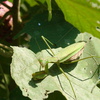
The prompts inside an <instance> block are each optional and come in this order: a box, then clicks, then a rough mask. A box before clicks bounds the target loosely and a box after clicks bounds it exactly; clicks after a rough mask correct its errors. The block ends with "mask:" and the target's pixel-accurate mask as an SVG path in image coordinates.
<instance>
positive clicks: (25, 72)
mask: <svg viewBox="0 0 100 100" xmlns="http://www.w3.org/2000/svg"><path fill="white" fill-rule="evenodd" d="M80 36H81V35H79V36H78V38H79V37H80ZM85 36H86V37H87V36H88V38H89V37H90V35H87V34H84V37H85ZM78 38H77V40H78ZM79 39H80V38H79ZM95 42H98V44H100V40H98V39H97V38H94V37H93V39H92V40H91V41H90V42H88V43H87V44H86V46H85V49H84V51H83V53H82V56H81V58H85V57H88V56H90V54H91V55H93V54H95V55H99V54H100V52H99V50H100V48H99V46H98V45H94V43H95ZM12 48H13V51H14V53H13V56H12V63H11V75H12V78H13V79H14V80H15V82H16V84H17V85H18V86H19V87H20V89H21V90H22V93H23V95H24V96H27V97H29V98H30V99H32V100H43V99H44V98H47V97H48V94H49V93H52V92H54V91H60V92H61V93H62V94H63V95H64V96H65V98H66V99H68V100H73V99H74V94H73V91H72V88H71V86H70V84H69V81H68V80H67V79H66V78H65V76H64V75H63V74H62V73H61V72H60V71H59V69H58V67H57V65H55V64H51V63H50V64H49V71H50V73H49V75H48V76H47V77H46V78H44V79H43V80H41V81H40V80H36V81H35V80H33V79H32V74H33V73H35V72H38V71H39V70H40V63H39V61H38V60H37V58H38V59H39V58H43V59H46V58H48V57H50V54H49V53H48V52H47V50H42V51H41V52H39V53H38V54H34V53H33V52H32V51H31V50H29V49H27V48H21V47H15V46H14V47H12ZM91 48H92V49H91ZM59 50H61V48H60V49H58V48H57V49H53V51H54V52H55V53H56V52H59ZM88 53H89V54H88ZM99 64H100V59H98V58H90V59H85V60H82V61H79V62H77V63H75V64H69V65H66V64H65V65H63V64H61V67H62V69H63V70H64V72H65V73H66V74H67V76H68V77H69V79H70V80H71V83H72V86H73V88H74V90H75V94H76V97H77V100H94V98H95V100H99V99H100V89H99V88H98V87H95V88H94V90H93V93H91V89H92V87H93V86H94V85H95V82H96V81H97V80H98V73H97V72H95V71H96V69H97V68H98V65H99ZM94 72H95V74H94ZM93 74H94V75H93ZM47 91H49V92H48V93H47Z"/></svg>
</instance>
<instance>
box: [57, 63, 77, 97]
mask: <svg viewBox="0 0 100 100" xmlns="http://www.w3.org/2000/svg"><path fill="white" fill-rule="evenodd" d="M56 64H57V66H58V68H59V70H60V71H61V72H62V73H63V74H64V76H65V77H66V78H67V79H68V81H69V83H70V86H71V88H72V91H73V94H74V97H75V99H76V94H75V91H74V88H73V86H72V83H71V81H70V79H69V78H68V76H67V75H66V74H65V72H64V71H63V69H62V68H61V67H60V64H59V62H57V63H56Z"/></svg>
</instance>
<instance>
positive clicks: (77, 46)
mask: <svg viewBox="0 0 100 100" xmlns="http://www.w3.org/2000/svg"><path fill="white" fill-rule="evenodd" d="M42 39H43V40H44V42H45V43H46V44H47V46H48V48H49V49H50V51H51V53H52V55H53V56H52V57H49V58H48V59H46V60H44V59H39V62H40V64H41V66H43V67H44V68H45V69H44V70H42V71H38V72H35V73H33V74H32V76H33V79H34V80H40V79H44V78H45V77H47V76H48V75H49V68H48V64H49V63H54V64H57V66H58V68H59V70H60V71H61V72H62V73H63V74H64V76H65V77H66V78H67V79H68V81H69V83H70V86H71V88H72V91H73V94H74V97H75V98H76V94H75V91H74V88H73V86H72V83H71V81H70V79H69V78H68V76H67V75H66V73H65V72H64V71H63V69H62V68H61V67H60V64H61V63H63V64H68V63H69V61H70V62H73V61H74V60H76V59H77V58H78V57H80V55H81V54H82V52H83V50H84V47H85V44H86V42H78V43H74V44H72V45H70V46H68V47H65V48H63V49H62V50H61V51H60V52H58V53H57V54H54V53H53V51H52V49H51V47H50V46H49V45H48V43H47V42H49V43H51V42H50V41H49V40H48V39H46V38H45V37H43V36H42ZM51 44H52V43H51Z"/></svg>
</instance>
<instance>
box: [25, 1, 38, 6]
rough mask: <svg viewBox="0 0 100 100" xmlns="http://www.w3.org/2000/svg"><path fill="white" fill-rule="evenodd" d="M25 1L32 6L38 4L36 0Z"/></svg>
mask: <svg viewBox="0 0 100 100" xmlns="http://www.w3.org/2000/svg"><path fill="white" fill-rule="evenodd" d="M24 1H26V2H27V3H28V4H29V5H30V6H31V7H33V6H35V5H37V2H36V0H24Z"/></svg>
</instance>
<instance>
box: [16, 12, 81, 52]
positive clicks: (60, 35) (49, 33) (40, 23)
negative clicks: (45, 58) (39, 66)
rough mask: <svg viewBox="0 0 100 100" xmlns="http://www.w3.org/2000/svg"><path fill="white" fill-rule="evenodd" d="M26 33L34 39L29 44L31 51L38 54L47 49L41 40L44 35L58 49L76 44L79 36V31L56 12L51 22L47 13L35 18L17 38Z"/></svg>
mask: <svg viewBox="0 0 100 100" xmlns="http://www.w3.org/2000/svg"><path fill="white" fill-rule="evenodd" d="M24 33H27V34H29V35H30V36H31V37H32V38H31V41H30V42H29V44H30V49H31V50H33V51H34V52H38V51H40V49H41V50H42V49H45V48H47V46H46V45H45V43H44V42H43V40H42V39H41V36H42V35H43V36H45V37H46V38H48V39H49V40H51V41H52V43H54V44H55V45H56V46H57V47H59V46H62V47H65V46H67V45H68V44H71V43H74V42H75V41H74V38H75V37H76V36H77V34H79V31H78V30H77V29H76V28H75V27H73V26H72V25H71V24H69V23H67V22H66V21H65V20H64V16H63V14H62V12H60V11H55V12H53V17H52V20H51V21H50V22H49V21H48V13H47V12H44V13H41V14H39V15H37V16H34V17H33V18H32V19H31V20H30V21H29V22H28V23H26V24H25V26H24V28H23V29H22V30H21V31H20V33H19V34H17V36H16V38H18V37H19V36H20V34H24ZM73 33H74V34H73ZM37 44H38V45H37ZM39 48H40V49H39Z"/></svg>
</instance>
